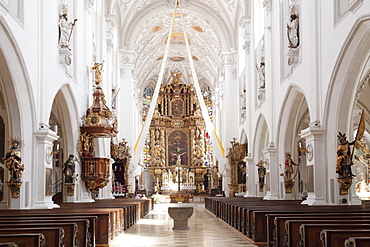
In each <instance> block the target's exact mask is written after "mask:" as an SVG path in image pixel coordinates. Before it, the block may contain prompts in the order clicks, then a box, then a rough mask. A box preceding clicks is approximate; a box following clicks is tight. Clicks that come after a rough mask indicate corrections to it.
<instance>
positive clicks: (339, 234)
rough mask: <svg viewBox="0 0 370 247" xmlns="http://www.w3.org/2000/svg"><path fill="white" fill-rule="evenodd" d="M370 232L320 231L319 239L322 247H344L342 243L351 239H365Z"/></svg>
mask: <svg viewBox="0 0 370 247" xmlns="http://www.w3.org/2000/svg"><path fill="white" fill-rule="evenodd" d="M369 235H370V230H325V229H324V230H322V231H321V233H320V239H321V241H322V246H323V247H332V246H335V247H344V242H345V241H346V239H347V238H351V237H367V236H369Z"/></svg>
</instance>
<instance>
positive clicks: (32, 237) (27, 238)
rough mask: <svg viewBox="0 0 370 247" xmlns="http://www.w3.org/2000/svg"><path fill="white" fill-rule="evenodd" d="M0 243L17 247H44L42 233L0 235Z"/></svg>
mask: <svg viewBox="0 0 370 247" xmlns="http://www.w3.org/2000/svg"><path fill="white" fill-rule="evenodd" d="M0 242H14V243H15V244H17V245H18V246H19V247H44V245H43V243H44V242H45V237H44V235H43V234H42V233H21V234H14V233H13V234H0Z"/></svg>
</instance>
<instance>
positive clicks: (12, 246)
mask: <svg viewBox="0 0 370 247" xmlns="http://www.w3.org/2000/svg"><path fill="white" fill-rule="evenodd" d="M0 247H18V245H17V244H15V243H14V242H10V243H0Z"/></svg>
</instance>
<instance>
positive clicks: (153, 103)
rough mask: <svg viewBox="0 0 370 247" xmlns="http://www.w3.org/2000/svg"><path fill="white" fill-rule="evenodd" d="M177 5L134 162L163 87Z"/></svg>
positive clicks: (138, 158)
mask: <svg viewBox="0 0 370 247" xmlns="http://www.w3.org/2000/svg"><path fill="white" fill-rule="evenodd" d="M177 7H178V5H177V4H176V5H175V8H174V10H173V16H172V22H171V28H170V31H169V34H168V39H167V44H166V50H165V53H164V56H163V60H162V65H161V69H160V72H159V74H158V80H157V84H156V86H155V89H154V93H153V98H152V102H151V104H150V108H149V111H148V115H147V116H146V119H145V122H144V124H143V126H142V128H141V131H140V133H139V136H138V138H137V140H136V143H135V146H134V157H133V162H134V163H133V164H137V163H138V162H139V160H140V156H141V151H142V150H143V146H144V141H145V139H146V136H147V133H148V131H149V126H150V123H151V121H152V118H153V113H154V109H155V105H156V103H157V99H158V95H159V89H160V87H161V84H162V80H163V74H164V69H165V66H166V61H167V57H168V51H169V49H170V44H171V40H172V32H173V28H174V26H175V18H176V12H177Z"/></svg>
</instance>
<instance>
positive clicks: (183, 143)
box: [148, 72, 215, 193]
mask: <svg viewBox="0 0 370 247" xmlns="http://www.w3.org/2000/svg"><path fill="white" fill-rule="evenodd" d="M171 73H172V81H171V83H170V84H167V85H163V84H162V85H161V88H160V92H159V96H158V100H157V102H156V107H155V111H154V114H153V118H152V121H151V125H150V129H149V145H148V146H149V152H148V153H149V155H150V161H149V167H148V168H149V170H150V173H151V175H152V176H153V183H154V189H155V191H156V192H159V191H162V192H171V191H178V190H179V189H180V190H181V191H184V192H191V193H200V192H202V191H205V190H206V189H207V188H210V187H209V186H210V184H211V183H210V177H211V172H212V171H215V169H211V168H214V167H213V166H212V164H213V161H212V160H210V158H206V157H213V155H212V154H211V155H210V153H212V149H211V146H210V145H209V144H208V143H209V141H208V138H206V135H207V134H206V131H205V123H204V121H203V117H202V114H201V112H200V107H199V103H198V99H197V97H196V93H195V89H194V87H193V85H186V84H182V83H181V82H180V78H181V75H182V73H181V72H171Z"/></svg>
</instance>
